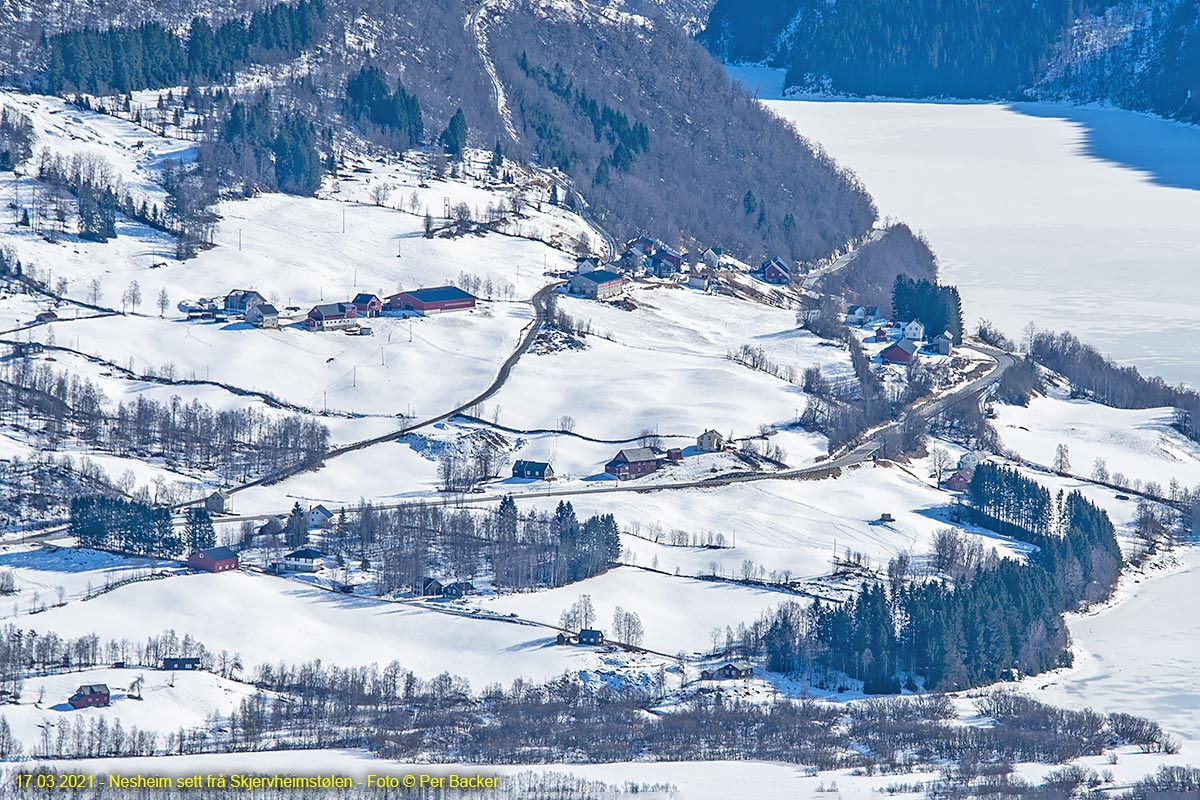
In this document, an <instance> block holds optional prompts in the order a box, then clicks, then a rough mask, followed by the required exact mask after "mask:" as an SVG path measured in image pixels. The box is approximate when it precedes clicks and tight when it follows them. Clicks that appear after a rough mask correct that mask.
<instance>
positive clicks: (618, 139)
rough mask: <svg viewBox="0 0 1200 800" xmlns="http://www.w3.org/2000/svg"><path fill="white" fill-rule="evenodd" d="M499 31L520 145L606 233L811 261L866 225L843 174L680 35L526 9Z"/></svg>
mask: <svg viewBox="0 0 1200 800" xmlns="http://www.w3.org/2000/svg"><path fill="white" fill-rule="evenodd" d="M500 31H501V32H502V35H499V36H495V37H494V39H495V43H494V45H493V57H494V58H495V59H496V63H497V68H498V69H499V71H500V73H501V78H502V80H503V82H504V84H505V86H506V87H508V91H509V93H510V96H509V103H510V105H511V107H512V108H513V111H514V114H515V115H516V116H517V118H518V123H519V126H520V127H519V134H520V137H521V140H522V144H523V146H525V147H528V148H531V149H533V150H537V151H538V152H539V154H540V156H541V159H542V162H543V163H545V164H547V165H550V166H554V167H558V168H560V169H562V170H563V171H565V172H567V173H568V174H571V175H572V176H574V177H575V179H576V182H577V183H578V185H579V186H580V188H582V189H583V190H584V192H585V194H586V195H587V197H588V198H589V199H590V200H592V201H593V202H594V203H595V205H596V206H597V210H598V216H599V217H600V219H601V220H602V222H603V223H604V224H605V225H606V226H609V227H611V228H612V229H613V231H614V233H617V234H618V235H625V234H634V233H636V232H637V231H638V230H646V231H650V232H653V233H654V234H655V235H656V236H659V237H662V238H664V239H666V240H667V241H669V242H674V243H678V244H682V245H690V244H692V243H693V241H695V242H698V243H702V244H704V245H707V244H709V243H714V242H715V243H720V244H722V245H724V246H725V248H726V249H727V250H730V251H732V252H735V253H739V254H741V255H743V256H745V257H753V258H758V257H766V256H774V255H781V256H784V257H785V258H790V259H799V260H815V259H819V258H821V257H823V256H826V255H828V254H829V253H830V252H831V251H832V250H834V249H835V248H837V247H839V246H840V244H841V243H843V242H845V241H847V240H848V239H852V238H855V237H858V236H861V235H862V234H863V233H865V232H867V230H868V229H869V227H870V224H871V220H872V219H874V217H875V209H874V205H873V203H872V201H871V199H870V197H869V196H868V195H867V193H866V191H865V190H864V189H863V188H862V187H861V186H860V184H859V182H858V180H857V179H856V178H855V176H854V175H853V174H851V173H849V172H848V171H846V170H845V169H843V168H841V167H839V166H838V165H837V164H836V163H835V162H834V161H833V160H832V159H831V158H829V157H828V156H827V155H826V154H825V153H823V152H822V151H820V150H818V149H817V148H815V147H813V146H812V145H811V144H809V143H807V142H804V141H802V140H800V139H798V138H797V135H796V134H795V132H794V131H793V130H792V128H791V127H790V126H788V125H787V124H786V123H784V122H782V121H781V120H779V119H777V118H776V117H774V116H773V115H771V114H770V113H768V112H767V111H765V110H764V109H762V108H760V107H759V106H758V104H757V103H755V102H754V101H753V100H752V98H750V96H749V95H747V94H745V93H744V92H742V91H741V90H739V89H736V88H734V87H732V86H731V85H730V82H729V79H728V78H727V77H726V75H725V73H724V71H723V70H722V69H721V67H720V65H718V64H717V63H715V62H714V61H713V60H712V59H711V58H710V57H709V56H708V54H707V53H705V52H704V50H703V48H701V47H699V46H697V45H696V44H695V43H694V42H692V41H689V40H688V39H687V38H686V37H685V36H684V35H683V34H682V33H681V32H679V31H677V30H674V29H671V28H669V27H663V26H659V27H657V28H655V29H653V30H647V29H646V28H643V27H639V26H636V25H630V24H624V25H609V24H601V25H580V24H578V23H577V22H575V21H572V20H569V19H566V18H563V17H558V16H551V15H545V14H540V13H536V12H535V11H534V9H533V7H532V6H530V7H528V8H526V9H525V10H524V11H522V10H521V9H520V7H518V8H517V9H515V10H513V11H510V12H507V13H506V14H505V15H504V16H503V18H502V19H501V21H500ZM615 54H620V55H619V57H617V56H616V55H615ZM614 58H615V61H614Z"/></svg>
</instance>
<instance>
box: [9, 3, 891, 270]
mask: <svg viewBox="0 0 1200 800" xmlns="http://www.w3.org/2000/svg"><path fill="white" fill-rule="evenodd" d="M631 8H633V7H631ZM636 11H637V12H638V13H639V14H640V15H639V16H634V15H630V14H628V13H625V12H622V11H620V10H618V9H617V8H616V7H613V8H608V9H597V8H594V7H591V6H586V7H583V8H582V9H581V10H580V11H579V12H578V13H575V12H573V13H566V12H564V11H563V10H561V9H556V8H549V9H546V8H542V7H541V6H539V5H538V4H536V3H528V4H524V3H517V4H513V5H507V6H504V7H502V8H499V9H493V8H492V7H491V6H484V7H479V6H477V5H475V4H470V3H465V2H459V1H458V0H447V2H442V3H437V4H432V6H431V5H430V4H427V3H422V2H417V1H416V0H301V1H300V2H293V3H274V4H269V5H259V4H228V5H216V6H213V7H212V8H211V9H207V10H206V13H204V14H200V15H197V16H195V17H186V16H184V10H183V9H180V8H177V7H175V6H171V5H167V6H165V7H163V8H157V7H149V6H147V7H137V8H136V9H132V10H131V9H126V11H125V13H120V14H113V15H112V16H110V17H109V19H110V21H111V22H110V24H103V25H101V24H87V23H86V17H85V18H84V19H83V20H81V22H82V23H83V24H80V25H68V24H64V22H63V21H62V20H61V19H60V18H58V17H51V16H47V15H41V14H36V13H35V14H31V15H30V18H28V19H23V20H22V21H21V22H19V23H18V22H17V21H15V20H10V21H9V23H8V25H7V26H5V25H4V24H3V22H0V62H6V63H7V65H8V66H7V68H8V70H9V71H10V72H11V73H13V74H14V77H15V78H16V79H17V80H18V81H20V82H22V83H24V84H25V85H27V86H29V87H30V88H31V89H34V90H40V91H50V92H53V93H56V94H62V95H66V96H68V97H75V96H77V95H79V94H86V95H100V96H117V97H118V98H121V99H120V100H119V101H118V102H119V104H120V105H121V107H122V108H123V109H124V110H125V111H126V112H128V113H129V114H130V115H131V116H136V113H137V109H136V108H133V107H132V104H131V102H130V98H129V95H130V93H133V92H136V91H139V90H145V89H155V90H160V91H164V92H165V91H166V90H168V89H173V90H174V91H175V92H176V94H174V95H173V96H172V97H169V98H167V101H166V105H165V106H164V103H163V101H162V100H160V101H159V111H162V110H163V108H167V109H168V110H171V109H175V110H174V111H173V113H174V122H173V124H174V125H175V126H176V127H186V128H187V129H188V133H189V135H191V136H194V137H195V138H197V139H199V140H200V141H201V143H202V144H201V148H200V158H199V160H198V169H197V170H195V171H194V174H179V175H175V176H174V177H173V180H174V185H175V186H176V187H177V188H180V191H176V192H174V193H173V194H174V196H176V197H177V199H179V200H180V202H181V205H182V206H185V207H187V210H188V213H187V214H181V215H180V217H181V219H183V218H184V217H187V219H184V222H183V223H182V225H181V227H182V228H184V229H186V231H187V232H188V236H185V237H184V238H186V239H188V240H189V241H195V240H199V241H203V239H204V235H205V233H204V231H205V228H206V226H207V225H210V224H211V221H209V220H207V218H206V212H205V209H206V208H208V207H210V206H211V204H212V203H213V202H214V201H215V200H216V199H217V197H218V196H219V195H220V194H221V193H222V192H224V193H229V192H232V193H235V194H238V195H241V196H249V195H251V194H253V193H255V192H259V191H284V192H289V193H294V194H311V193H312V192H314V191H315V190H316V189H317V188H318V187H319V185H320V180H321V176H322V173H323V172H325V171H327V170H331V169H334V168H335V167H336V165H337V163H338V160H339V158H340V154H341V153H342V152H344V151H345V150H346V149H347V148H357V147H359V146H360V145H359V144H357V142H359V141H360V140H366V142H367V143H369V145H370V146H372V147H378V148H384V149H387V150H391V151H403V150H405V149H408V148H412V147H423V148H429V149H434V150H444V151H445V153H446V155H447V157H448V158H449V159H451V160H454V159H457V158H458V157H460V155H461V153H462V148H463V147H464V146H468V145H470V146H476V147H482V148H487V149H492V148H493V147H496V146H499V147H500V148H501V150H502V152H503V153H504V155H505V156H507V157H509V158H515V159H517V160H519V161H532V162H537V163H541V164H542V165H545V166H550V167H554V168H557V169H559V170H561V171H562V172H563V173H564V174H565V175H566V176H568V177H569V178H570V179H571V180H572V181H573V182H574V184H575V185H576V186H577V187H578V188H579V189H580V190H581V191H582V192H584V196H585V197H586V198H587V200H588V202H589V203H590V204H591V206H592V208H593V211H594V212H595V215H596V217H597V218H598V219H599V220H600V221H601V222H602V223H603V224H604V225H605V227H606V228H608V229H610V231H611V232H612V233H613V234H614V235H616V236H618V237H621V236H626V235H634V234H636V233H637V232H640V231H649V232H652V233H653V234H654V235H656V236H657V237H659V238H662V239H664V240H665V241H667V242H668V243H670V244H672V245H674V246H677V247H681V248H689V247H692V246H694V245H697V244H700V245H702V246H708V245H710V244H717V245H721V246H724V248H725V249H726V250H727V251H728V252H730V253H732V254H735V255H739V256H741V257H743V258H745V259H747V260H750V259H758V258H763V257H768V256H782V257H785V258H788V259H792V260H801V261H819V260H821V259H825V258H827V257H829V256H830V255H832V254H834V253H835V252H837V251H839V250H840V249H842V248H843V247H844V246H845V245H846V244H847V243H848V242H851V241H854V240H857V239H859V238H861V237H862V236H863V235H864V234H865V233H867V232H868V231H869V230H870V226H871V223H872V222H873V221H874V219H875V216H876V214H875V207H874V204H873V203H872V201H871V199H870V197H869V196H868V195H867V193H866V192H865V191H864V190H863V188H862V187H861V186H860V185H859V183H858V181H857V179H856V178H855V177H854V176H853V175H852V174H850V173H849V172H847V171H846V170H843V169H842V168H840V167H838V165H836V164H835V163H834V162H833V161H832V160H831V159H830V158H828V157H827V156H826V155H824V154H823V153H822V152H820V151H818V150H817V149H816V148H814V147H812V146H811V145H810V144H808V143H807V142H805V141H803V140H801V139H800V138H799V137H798V136H797V135H796V134H795V133H794V131H793V130H792V129H791V128H790V127H789V126H787V125H785V124H784V123H782V122H780V121H779V120H777V119H775V118H774V117H773V116H771V115H770V114H768V113H767V112H765V111H763V110H762V109H760V108H758V106H757V105H756V104H755V103H754V102H753V101H752V99H751V98H750V97H749V96H747V95H746V94H744V93H743V92H741V90H739V89H736V88H734V87H733V86H731V84H730V82H729V80H728V78H727V77H726V76H725V74H724V72H723V70H722V69H721V68H720V66H719V64H717V63H715V62H714V61H713V60H712V59H711V57H710V56H709V55H708V54H707V53H706V52H705V50H704V49H703V48H702V47H700V46H699V45H697V44H696V43H695V42H694V41H692V40H691V39H690V38H689V36H688V35H687V33H686V32H685V29H686V28H687V22H686V20H687V19H689V18H692V19H694V18H695V16H696V15H697V14H703V13H704V12H705V11H706V3H704V2H651V1H650V0H646V2H642V3H638V4H636ZM689 15H690V16H689ZM397 21H399V22H398V23H397ZM418 21H419V24H418ZM31 43H32V44H31ZM492 71H494V72H495V73H496V75H492ZM249 75H253V76H254V83H253V86H254V88H253V89H251V88H250V86H251V84H250V83H249V82H248V81H247V80H246V78H247V77H248V76H249ZM567 76H569V77H567ZM264 78H265V79H264ZM494 80H499V81H500V84H501V88H500V96H499V99H500V102H499V103H498V96H497V94H496V91H497V90H496V88H495V87H494V85H493V81H494ZM180 92H182V94H180ZM634 98H636V101H633V102H631V100H632V99H634ZM505 100H506V101H507V106H506V107H505V108H504V114H503V115H502V113H501V110H500V108H501V107H504V105H505V104H504V101H505ZM81 102H84V103H91V102H92V101H91V100H89V99H86V98H85V99H84V100H82V101H81ZM172 103H176V104H178V108H176V107H175V106H173V105H172ZM159 116H164V115H163V114H160V115H159ZM161 124H168V123H167V122H164V123H161ZM750 153H753V154H754V157H752V158H751V157H748V154H750ZM185 196H186V197H185ZM562 199H563V201H564V202H565V201H574V197H573V196H572V195H570V194H569V193H567V194H564V195H563V197H562ZM191 249H192V248H191V247H184V248H183V254H184V255H187V254H188V253H189V252H190V250H191Z"/></svg>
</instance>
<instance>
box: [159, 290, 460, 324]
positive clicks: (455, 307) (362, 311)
mask: <svg viewBox="0 0 1200 800" xmlns="http://www.w3.org/2000/svg"><path fill="white" fill-rule="evenodd" d="M476 302H477V298H476V297H475V296H474V295H472V294H470V293H469V292H466V291H464V290H462V289H460V288H458V287H457V286H434V287H428V288H421V289H412V290H409V291H403V292H397V293H396V294H393V295H388V296H387V297H380V296H379V295H376V294H371V293H370V292H360V293H358V294H356V295H355V296H354V297H352V298H351V299H349V300H345V301H340V302H331V303H318V304H316V305H314V306H312V307H311V308H310V309H309V311H308V313H307V314H303V307H302V306H288V307H287V308H286V309H284V310H283V311H281V310H280V309H279V308H278V307H276V305H275V304H274V303H272V302H270V301H269V300H268V299H267V298H266V297H264V296H263V295H262V294H261V293H260V292H258V291H256V290H254V289H234V290H232V291H231V292H229V293H228V294H226V295H225V296H224V297H202V298H200V299H199V300H185V301H183V302H181V303H179V305H178V308H179V310H180V311H181V312H182V313H184V314H186V315H187V318H188V319H212V320H230V319H233V320H237V319H240V320H244V321H245V322H246V323H248V324H250V325H253V326H254V327H256V328H279V327H281V320H284V319H286V320H288V321H290V322H296V323H299V324H301V325H302V326H303V327H304V328H305V329H306V330H309V331H334V330H342V331H348V332H357V333H360V334H367V335H369V334H370V330H371V329H370V326H369V320H371V319H372V318H374V317H378V316H381V315H384V314H387V315H391V316H401V317H404V316H430V315H433V314H441V313H445V312H449V311H470V310H472V309H474V308H475V304H476Z"/></svg>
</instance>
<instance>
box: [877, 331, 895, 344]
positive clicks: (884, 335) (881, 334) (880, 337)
mask: <svg viewBox="0 0 1200 800" xmlns="http://www.w3.org/2000/svg"><path fill="white" fill-rule="evenodd" d="M891 338H892V335H891V334H890V333H888V329H887V328H876V329H875V341H877V342H886V341H888V340H890V339H891Z"/></svg>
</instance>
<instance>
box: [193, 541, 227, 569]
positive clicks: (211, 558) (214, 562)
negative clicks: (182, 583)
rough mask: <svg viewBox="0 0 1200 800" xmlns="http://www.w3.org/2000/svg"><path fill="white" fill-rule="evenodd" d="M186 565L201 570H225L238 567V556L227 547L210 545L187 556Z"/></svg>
mask: <svg viewBox="0 0 1200 800" xmlns="http://www.w3.org/2000/svg"><path fill="white" fill-rule="evenodd" d="M187 565H188V567H190V568H191V569H198V570H201V571H202V572H225V571H227V570H231V569H237V568H238V557H237V553H235V552H233V551H232V550H230V549H229V548H228V547H210V548H208V549H207V550H197V551H196V552H194V553H192V554H191V555H190V556H188V560H187Z"/></svg>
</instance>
